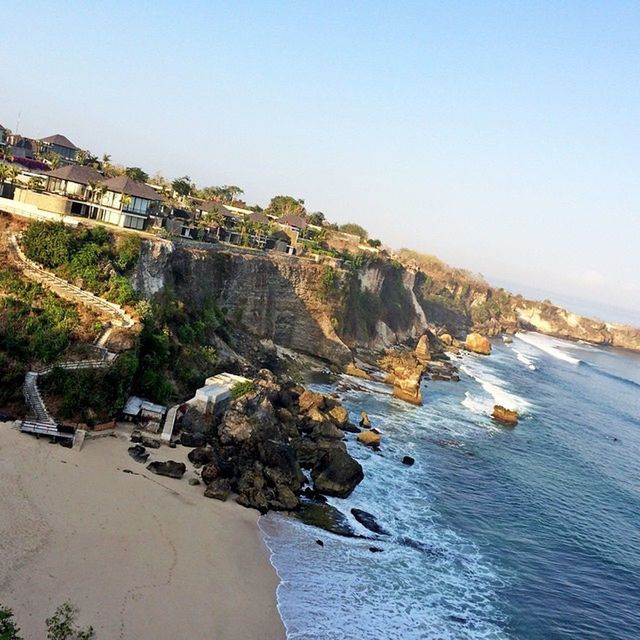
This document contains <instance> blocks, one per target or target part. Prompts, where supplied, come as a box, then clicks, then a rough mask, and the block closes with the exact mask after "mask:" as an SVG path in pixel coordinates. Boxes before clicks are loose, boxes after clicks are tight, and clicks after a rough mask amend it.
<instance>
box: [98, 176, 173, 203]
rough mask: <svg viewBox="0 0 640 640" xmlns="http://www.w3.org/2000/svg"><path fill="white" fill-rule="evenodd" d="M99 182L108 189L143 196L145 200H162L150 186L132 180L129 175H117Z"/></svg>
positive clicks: (138, 196)
mask: <svg viewBox="0 0 640 640" xmlns="http://www.w3.org/2000/svg"><path fill="white" fill-rule="evenodd" d="M100 184H102V185H104V186H105V187H106V188H107V190H108V191H115V192H116V193H124V194H125V195H127V196H133V197H134V198H144V199H145V200H162V196H161V195H160V194H159V193H158V192H157V191H156V190H155V189H152V188H151V187H149V186H147V185H146V184H142V183H140V182H136V181H135V180H132V179H131V178H130V177H129V176H125V175H122V176H118V177H116V178H109V179H108V180H103V181H102V182H101V183H100Z"/></svg>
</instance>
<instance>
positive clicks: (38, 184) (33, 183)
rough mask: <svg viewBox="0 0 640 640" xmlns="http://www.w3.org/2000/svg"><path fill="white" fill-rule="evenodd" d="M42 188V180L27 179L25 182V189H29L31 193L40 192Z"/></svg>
mask: <svg viewBox="0 0 640 640" xmlns="http://www.w3.org/2000/svg"><path fill="white" fill-rule="evenodd" d="M43 188H44V178H36V177H33V178H29V181H28V182H27V189H31V190H32V191H40V190H41V189H43Z"/></svg>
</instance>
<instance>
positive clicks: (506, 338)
mask: <svg viewBox="0 0 640 640" xmlns="http://www.w3.org/2000/svg"><path fill="white" fill-rule="evenodd" d="M502 342H504V343H505V344H512V343H513V338H512V337H511V336H506V335H505V336H502Z"/></svg>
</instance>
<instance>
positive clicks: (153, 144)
mask: <svg viewBox="0 0 640 640" xmlns="http://www.w3.org/2000/svg"><path fill="white" fill-rule="evenodd" d="M2 25H3V35H2V38H0V60H1V61H2V65H1V67H2V83H1V88H0V91H1V95H2V98H1V99H0V122H2V123H3V124H4V125H5V126H8V127H10V128H12V129H13V128H15V126H16V122H17V116H18V113H21V117H20V131H21V132H22V133H24V134H25V135H32V136H45V135H50V134H52V133H64V134H65V135H67V136H68V137H69V138H70V139H71V140H73V141H74V142H75V143H76V144H77V145H78V146H80V147H83V148H88V149H91V150H92V151H93V152H94V153H97V154H102V153H103V152H108V153H110V154H111V155H112V157H113V159H114V161H118V162H122V163H125V164H128V165H139V166H141V167H143V168H144V169H145V170H147V171H148V172H149V173H155V172H156V171H160V172H162V173H163V174H164V175H166V176H167V177H175V176H177V175H183V174H188V175H190V176H191V177H192V178H193V179H194V180H196V182H197V183H198V184H200V185H201V186H203V185H206V184H224V183H231V184H238V185H240V186H241V187H243V188H244V189H245V191H246V199H247V201H248V202H249V203H254V202H257V203H261V204H265V203H267V202H268V200H269V198H270V197H271V196H272V195H276V194H283V193H286V194H291V195H295V196H298V197H302V198H305V200H306V202H307V205H308V208H309V209H311V210H321V211H323V212H325V214H326V215H327V216H328V217H329V218H330V219H333V220H336V221H339V222H346V221H355V222H359V223H361V224H363V225H364V226H365V227H366V228H368V229H369V230H370V232H371V234H372V235H373V236H379V237H381V238H382V239H383V240H384V241H386V242H387V243H388V244H390V245H391V246H395V247H399V246H410V247H412V248H415V249H418V250H422V251H425V252H429V253H434V254H436V255H438V256H440V257H442V258H444V259H445V260H447V261H449V262H451V263H454V264H456V265H459V266H464V267H467V268H469V269H472V270H474V271H478V272H481V273H483V274H484V275H485V276H487V277H488V278H489V280H492V279H499V280H503V281H509V282H513V283H515V284H523V285H527V286H530V287H536V288H538V289H542V290H544V291H549V292H550V294H553V293H559V294H564V295H571V296H573V297H578V298H583V299H587V300H593V301H596V302H598V303H599V304H601V305H602V304H605V305H611V306H612V307H613V306H616V307H621V308H625V309H628V310H632V311H633V312H635V317H636V318H637V319H638V321H640V277H639V276H638V274H639V272H640V188H639V187H640V35H639V34H640V3H639V2H637V1H630V2H616V1H613V0H608V1H606V2H587V1H584V0H582V1H575V2H572V1H566V2H563V1H553V2H551V1H549V2H534V1H528V2H519V1H513V2H506V1H505V2H484V1H483V2H476V1H472V0H469V1H467V2H435V1H434V2H373V1H369V2H328V1H322V2H315V3H311V2H302V1H301V2H228V3H218V2H213V1H203V2H189V1H186V2H178V1H176V2H163V1H154V2H119V1H116V0H113V1H111V2H75V1H67V2H64V3H60V2H48V1H40V2H38V1H30V2H24V1H22V2H16V1H14V0H8V1H7V0H5V2H3V3H2ZM551 297H552V298H553V295H551ZM612 313H613V310H612ZM601 315H602V314H601Z"/></svg>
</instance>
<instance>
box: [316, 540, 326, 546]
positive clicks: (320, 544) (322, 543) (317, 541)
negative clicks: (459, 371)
mask: <svg viewBox="0 0 640 640" xmlns="http://www.w3.org/2000/svg"><path fill="white" fill-rule="evenodd" d="M316 544H317V545H318V546H320V547H324V542H322V540H316Z"/></svg>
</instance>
